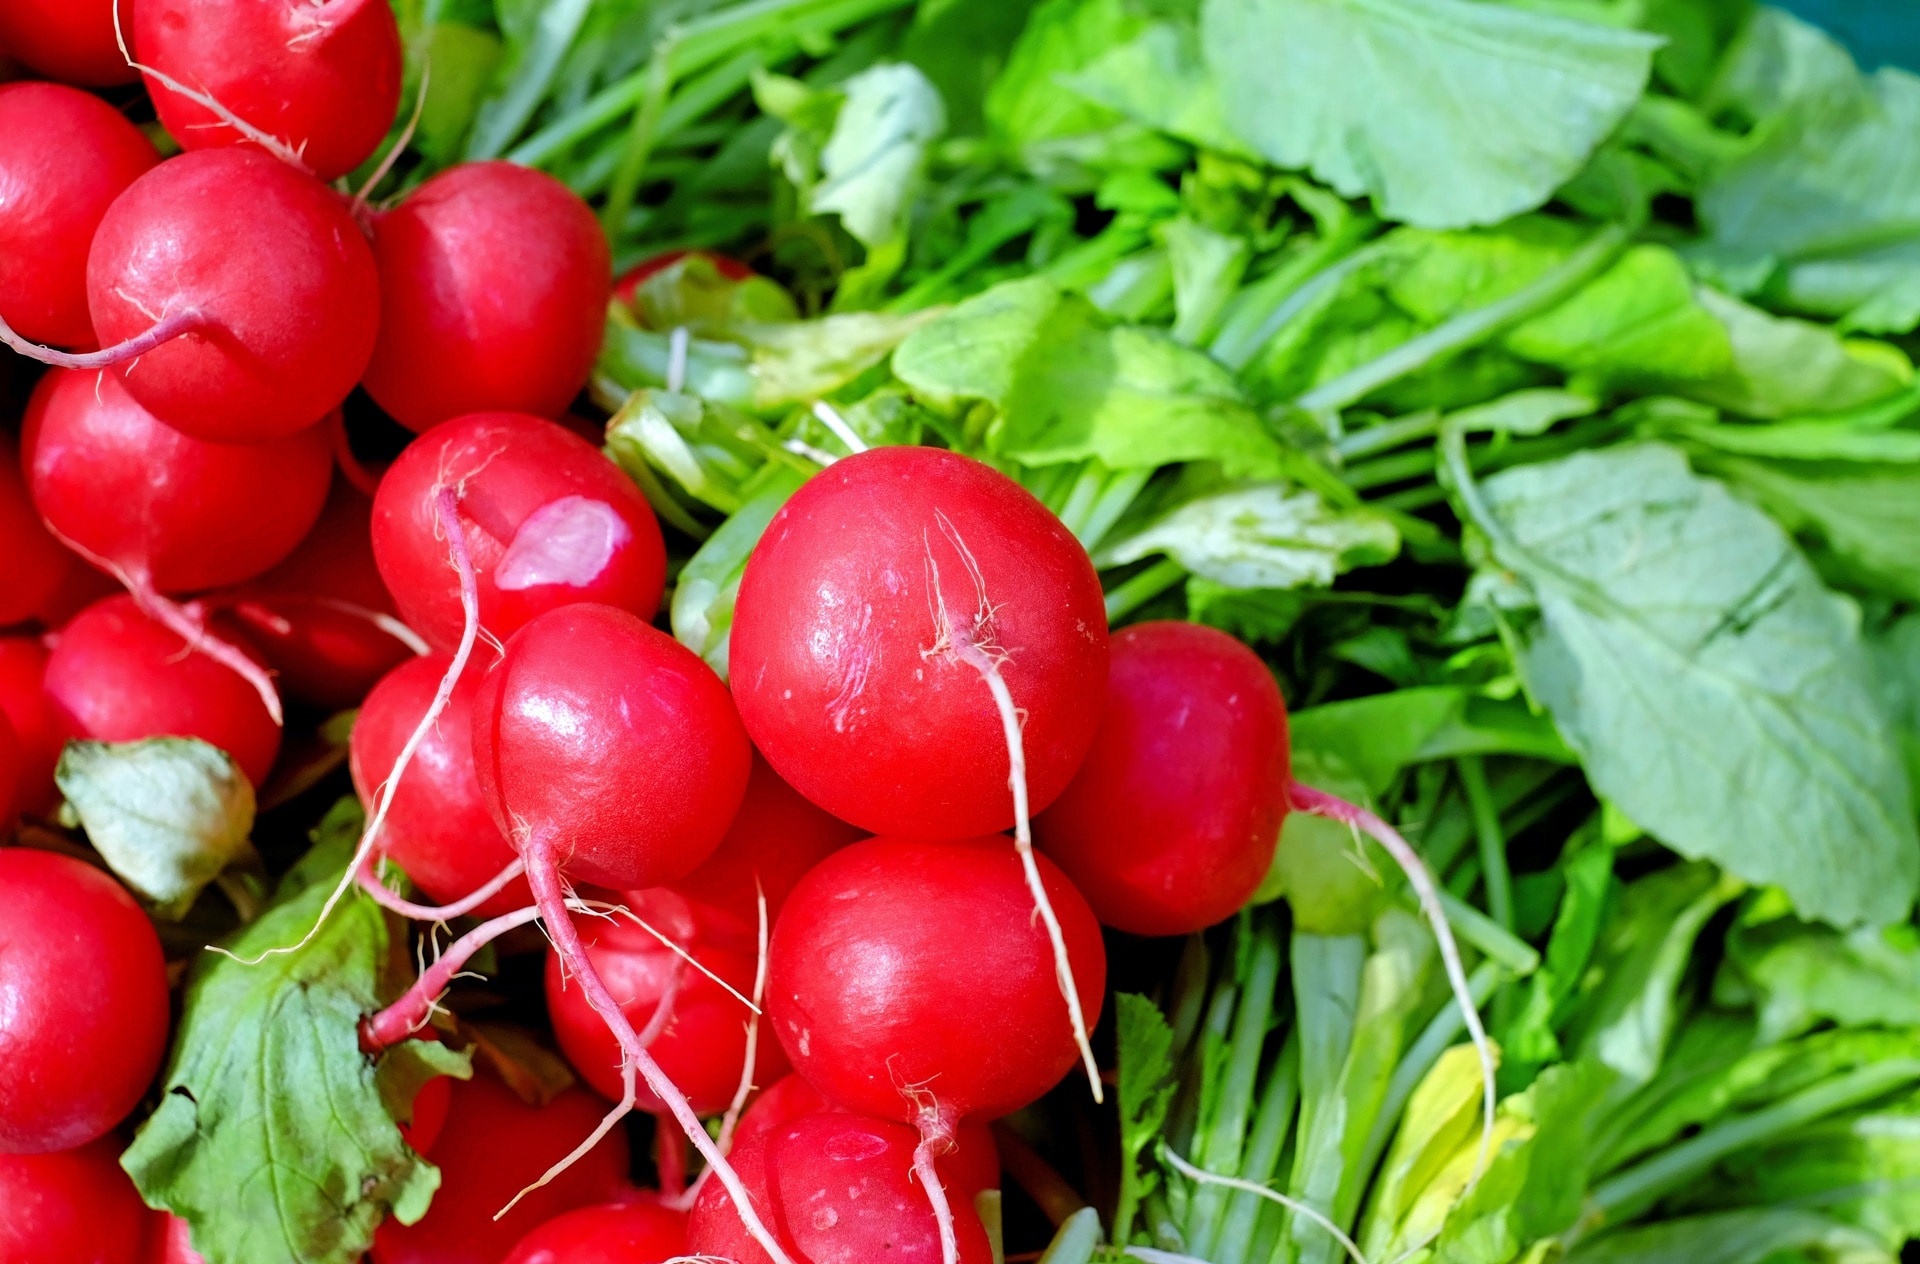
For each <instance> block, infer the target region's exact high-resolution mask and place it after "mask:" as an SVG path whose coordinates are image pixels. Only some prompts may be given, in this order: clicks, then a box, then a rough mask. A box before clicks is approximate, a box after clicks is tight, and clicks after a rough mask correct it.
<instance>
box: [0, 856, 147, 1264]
mask: <svg viewBox="0 0 1920 1264" xmlns="http://www.w3.org/2000/svg"><path fill="white" fill-rule="evenodd" d="M0 891H4V892H5V893H6V899H5V902H6V916H5V917H4V918H0V998H5V1004H4V1006H0V1154H42V1153H47V1152H50V1151H54V1150H65V1149H68V1148H70V1147H73V1146H77V1145H84V1144H86V1143H87V1142H89V1141H92V1140H94V1139H95V1138H97V1137H100V1136H103V1135H105V1134H106V1132H107V1131H108V1130H109V1129H111V1128H112V1127H113V1126H114V1125H115V1124H117V1123H119V1122H120V1121H121V1120H122V1119H124V1118H125V1117H126V1115H127V1112H128V1111H130V1110H132V1109H133V1108H134V1106H135V1105H136V1104H138V1102H139V1100H140V1097H141V1094H143V1093H145V1092H146V1090H147V1085H148V1083H149V1082H150V1081H151V1080H152V1079H153V1074H154V1072H155V1071H157V1070H159V1069H160V1055H161V1054H162V1053H164V1052H165V1051H166V1043H167V968H166V961H165V960H164V959H163V957H162V956H161V953H160V939H159V936H157V935H156V934H155V933H154V930H153V924H152V923H151V922H149V921H148V920H147V915H146V914H145V913H143V912H141V911H140V906H139V905H138V904H135V903H134V902H133V897H132V896H130V895H128V894H127V892H126V890H125V889H124V888H122V887H121V885H120V884H119V883H118V882H116V881H114V879H113V878H112V877H111V876H110V875H108V874H106V873H104V872H102V871H101V870H98V869H95V868H93V867H92V866H91V865H88V864H85V863H83V862H81V861H78V860H75V859H73V858H71V857H69V856H62V855H58V854H56V853H54V852H46V851H34V850H31V849H29V848H25V847H10V848H5V849H0ZM82 985H84V986H82ZM0 1207H8V1211H9V1214H11V1212H12V1207H11V1206H10V1205H9V1202H8V1200H7V1199H5V1198H0ZM6 1218H7V1217H0V1220H5V1219H6ZM13 1258H14V1257H12V1256H9V1255H6V1254H4V1253H0V1259H7V1260H11V1259H13Z"/></svg>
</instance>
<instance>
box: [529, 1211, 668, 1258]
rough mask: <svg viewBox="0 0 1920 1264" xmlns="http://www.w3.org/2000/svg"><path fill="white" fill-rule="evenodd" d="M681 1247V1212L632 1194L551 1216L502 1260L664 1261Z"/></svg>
mask: <svg viewBox="0 0 1920 1264" xmlns="http://www.w3.org/2000/svg"><path fill="white" fill-rule="evenodd" d="M686 1249H687V1216H686V1213H685V1212H681V1211H674V1210H672V1209H671V1208H668V1207H663V1206H661V1205H660V1203H659V1202H658V1200H654V1199H647V1198H637V1199H634V1200H632V1201H630V1202H623V1203H602V1204H601V1205H599V1206H597V1207H582V1208H580V1209H578V1210H577V1211H569V1212H567V1213H566V1214H565V1215H561V1216H555V1217H554V1218H553V1219H552V1220H549V1221H547V1223H545V1224H543V1225H541V1226H540V1227H539V1228H538V1229H535V1230H534V1231H533V1232H532V1233H529V1234H528V1235H527V1236H526V1237H524V1238H522V1239H520V1243H519V1245H517V1246H515V1247H514V1248H513V1252H512V1254H510V1255H508V1256H507V1258H506V1260H505V1261H504V1262H503V1264H666V1261H668V1260H672V1259H676V1258H679V1257H680V1256H682V1255H683V1254H684V1253H685V1251H686Z"/></svg>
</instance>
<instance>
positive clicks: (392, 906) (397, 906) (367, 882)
mask: <svg viewBox="0 0 1920 1264" xmlns="http://www.w3.org/2000/svg"><path fill="white" fill-rule="evenodd" d="M526 871H527V862H526V861H524V860H517V859H516V860H515V861H513V862H512V863H511V864H509V865H508V866H507V867H506V868H505V869H502V870H501V871H500V872H499V873H496V874H495V875H493V877H491V878H488V879H487V881H486V882H485V883H484V884H483V885H481V886H479V887H476V888H475V889H474V890H473V891H472V892H470V893H469V894H467V895H464V896H462V897H461V898H459V899H457V900H455V901H454V902H453V903H451V904H416V903H414V902H413V901H412V900H405V899H402V898H400V897H399V896H397V895H395V894H394V893H393V892H392V891H389V890H388V889H387V887H386V884H385V883H383V882H381V881H380V879H379V877H378V876H377V875H376V874H375V873H374V872H373V858H372V857H371V856H369V857H368V858H367V860H366V863H364V864H362V865H361V866H360V873H359V875H358V881H359V883H360V889H361V890H363V891H365V892H366V893H367V894H368V895H370V896H372V897H373V902H374V903H375V904H378V905H379V906H380V907H381V908H383V909H386V910H387V911H388V912H391V913H398V914H399V915H400V916H402V917H405V918H408V919H410V920H412V921H416V922H450V921H452V920H453V919H454V918H456V917H465V916H466V915H467V914H468V913H471V912H473V910H475V909H477V908H479V907H480V906H481V905H482V904H485V903H486V902H487V901H488V900H491V899H492V898H493V897H494V896H496V895H498V894H500V893H501V892H502V891H504V890H506V889H507V887H509V886H510V885H512V883H513V880H514V879H515V878H518V877H519V876H520V875H521V874H523V873H525V872H526Z"/></svg>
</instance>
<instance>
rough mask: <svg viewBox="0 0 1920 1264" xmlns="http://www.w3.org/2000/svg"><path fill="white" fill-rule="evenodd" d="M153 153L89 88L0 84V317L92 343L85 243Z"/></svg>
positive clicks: (50, 335)
mask: <svg viewBox="0 0 1920 1264" xmlns="http://www.w3.org/2000/svg"><path fill="white" fill-rule="evenodd" d="M0 21H4V19H0ZM159 161H160V155H159V153H158V152H157V151H156V150H155V149H154V147H153V142H151V141H149V140H148V139H147V138H146V137H145V136H144V135H142V134H141V132H140V129H139V128H137V127H135V126H134V125H133V124H131V123H129V122H127V120H126V118H125V117H124V116H123V115H122V114H121V113H120V111H118V110H116V109H114V108H113V107H112V106H110V105H108V104H107V103H106V102H105V101H102V100H101V99H100V98H99V97H96V96H94V95H93V94H92V93H89V92H81V91H79V90H78V89H75V88H66V87H62V86H60V85H59V84H52V83H11V84H6V85H4V86H0V188H4V189H5V190H6V194H5V196H0V320H5V322H6V323H7V324H8V325H10V326H12V327H13V330H14V332H15V333H17V334H19V335H20V336H21V337H22V338H28V339H31V340H33V341H35V342H45V343H51V344H53V345H54V346H57V347H91V346H93V345H94V339H93V320H92V318H91V317H90V316H89V315H88V314H87V249H88V247H90V246H91V245H92V244H93V233H94V229H96V228H98V227H99V226H100V220H101V217H102V216H104V215H105V214H106V213H107V207H108V206H110V205H111V204H112V203H113V200H114V199H115V198H117V197H119V196H120V194H121V193H122V192H123V191H125V189H126V187H127V186H128V185H130V184H132V183H133V182H134V181H135V180H136V179H138V178H139V177H140V176H141V175H142V174H143V173H144V172H145V171H146V170H147V169H148V168H149V167H151V166H153V165H154V164H155V163H157V162H159Z"/></svg>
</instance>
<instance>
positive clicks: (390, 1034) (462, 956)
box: [360, 907, 540, 1055]
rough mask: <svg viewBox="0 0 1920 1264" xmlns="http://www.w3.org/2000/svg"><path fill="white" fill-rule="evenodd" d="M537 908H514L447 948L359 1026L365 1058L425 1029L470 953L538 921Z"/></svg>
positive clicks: (471, 955) (538, 911) (476, 928)
mask: <svg viewBox="0 0 1920 1264" xmlns="http://www.w3.org/2000/svg"><path fill="white" fill-rule="evenodd" d="M539 918H540V910H539V909H537V908H532V907H529V908H523V909H515V910H514V911H513V912H511V913H508V914H505V915H504V916H501V917H496V918H494V919H493V920H492V921H490V922H483V923H482V924H481V925H479V926H477V927H475V928H474V929H472V930H470V931H468V932H467V933H466V934H464V935H462V936H461V937H460V938H458V939H456V940H454V941H453V943H451V944H449V945H447V950H446V951H445V952H443V953H441V954H440V959H439V960H437V961H435V962H434V963H433V964H432V965H430V966H428V967H427V968H426V969H425V970H422V971H421V972H420V977H419V978H417V979H415V980H414V981H413V986H412V987H410V988H408V989H407V990H406V992H405V993H404V994H402V995H401V997H400V999H399V1000H397V1001H395V1002H394V1003H393V1004H391V1005H389V1006H387V1007H386V1008H385V1009H383V1010H381V1011H380V1012H379V1013H377V1014H375V1015H373V1016H372V1017H371V1018H368V1019H366V1020H364V1021H363V1022H362V1023H361V1024H360V1049H361V1052H363V1053H366V1054H368V1055H372V1054H376V1053H379V1052H380V1051H381V1050H383V1049H390V1048H392V1047H393V1046H394V1045H397V1044H399V1043H400V1042H401V1041H403V1040H408V1039H411V1038H412V1036H413V1033H414V1032H416V1031H419V1030H420V1029H421V1028H422V1027H424V1026H426V1024H427V1020H428V1019H430V1018H432V1017H433V1012H434V1009H435V1008H436V1007H437V1005H438V1004H439V998H440V994H441V993H442V992H444V991H446V990H447V988H448V987H449V986H450V985H451V984H452V983H453V978H454V976H455V975H457V974H459V973H460V970H461V968H462V967H464V966H465V965H466V964H467V962H468V961H469V960H471V959H472V957H473V954H474V953H476V952H479V951H480V950H481V949H482V948H484V947H486V946H487V945H488V944H490V943H492V942H493V941H494V940H496V939H498V938H499V937H500V936H502V935H504V934H506V933H507V932H508V931H510V930H513V929H514V928H516V927H520V926H525V925H526V924H527V923H528V922H533V921H538V920H539Z"/></svg>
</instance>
